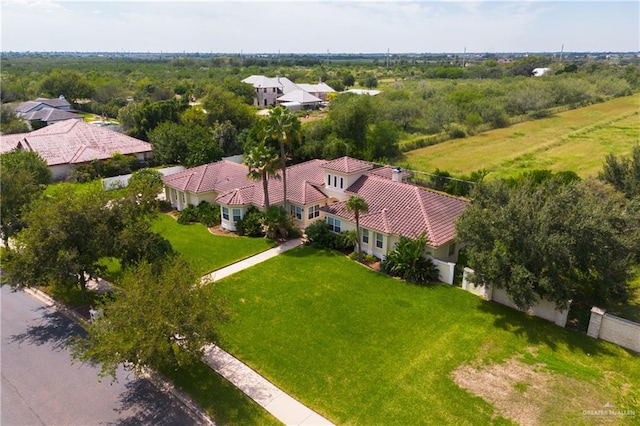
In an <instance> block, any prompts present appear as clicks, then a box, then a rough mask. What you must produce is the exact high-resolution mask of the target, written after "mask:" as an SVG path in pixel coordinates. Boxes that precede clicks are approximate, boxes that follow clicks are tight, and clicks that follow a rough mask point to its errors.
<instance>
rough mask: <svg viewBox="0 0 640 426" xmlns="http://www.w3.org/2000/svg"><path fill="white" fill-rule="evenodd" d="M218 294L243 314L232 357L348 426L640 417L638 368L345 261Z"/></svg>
mask: <svg viewBox="0 0 640 426" xmlns="http://www.w3.org/2000/svg"><path fill="white" fill-rule="evenodd" d="M210 291H211V293H212V295H215V297H224V298H225V299H227V300H228V303H229V305H230V308H231V311H232V317H231V320H230V321H229V322H228V323H226V324H224V325H222V327H221V329H220V333H221V338H222V346H223V347H224V348H225V349H227V350H229V351H230V352H232V353H233V354H235V355H236V356H238V357H239V358H241V359H242V360H243V361H245V362H247V363H248V364H249V365H251V366H252V367H254V368H256V369H257V370H258V371H260V372H261V373H262V374H263V375H265V376H266V377H267V378H269V379H270V380H272V381H273V382H274V383H275V384H276V385H278V386H280V387H282V388H283V389H284V390H286V391H287V392H289V393H291V394H293V395H294V396H295V397H297V398H298V399H300V400H301V401H302V402H303V403H305V404H307V405H309V406H311V407H312V408H314V409H316V410H318V411H319V412H320V413H321V414H323V415H325V416H327V417H328V418H329V419H331V420H332V421H334V422H335V423H337V424H467V425H471V424H491V423H494V424H511V423H512V422H529V424H551V423H557V422H558V421H560V423H564V424H596V423H600V422H601V421H602V418H599V419H598V418H595V419H594V418H591V417H588V416H585V415H584V412H583V410H596V409H600V408H601V407H602V406H603V405H604V404H606V403H607V402H610V403H611V404H614V405H615V407H616V408H617V409H619V410H622V409H635V410H636V413H638V411H639V408H640V407H638V394H639V392H640V388H639V384H640V358H638V356H637V355H633V354H631V353H630V352H628V351H625V350H623V349H621V348H619V347H617V346H614V345H611V344H608V343H606V342H602V341H597V340H594V339H591V338H588V337H586V336H584V335H581V334H578V333H575V332H571V331H568V330H565V329H561V328H559V327H557V326H555V325H553V324H552V323H549V322H546V321H543V320H540V319H537V318H531V317H528V316H526V315H523V314H521V313H519V312H516V311H513V310H511V309H509V308H506V307H503V306H501V305H498V304H495V303H489V302H486V301H483V300H481V299H480V298H478V297H476V296H474V295H472V294H470V293H466V292H464V291H462V290H460V289H458V288H454V287H450V286H446V285H435V286H430V287H417V286H413V285H409V284H406V283H403V282H401V281H398V280H396V279H392V278H388V277H386V276H383V275H381V274H378V273H376V272H373V271H371V270H369V269H367V268H365V267H363V266H361V265H359V264H357V263H356V262H353V261H350V260H348V259H347V258H345V257H344V256H341V255H339V254H336V253H334V252H328V251H317V250H314V249H311V248H306V247H305V248H301V249H296V250H293V251H290V252H287V253H285V254H283V255H281V256H278V257H277V258H274V259H272V260H269V261H267V262H265V263H262V264H260V265H257V266H255V267H254V268H252V269H251V270H248V271H243V272H241V273H238V274H236V275H233V276H231V277H228V278H226V279H225V280H222V281H220V282H219V283H216V284H212V285H211V287H210ZM483 386H484V387H483ZM613 420H614V422H615V423H622V424H632V423H633V422H634V421H637V420H638V418H637V417H635V418H632V417H624V418H622V417H621V418H616V419H613Z"/></svg>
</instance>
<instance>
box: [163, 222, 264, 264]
mask: <svg viewBox="0 0 640 426" xmlns="http://www.w3.org/2000/svg"><path fill="white" fill-rule="evenodd" d="M152 230H153V231H154V232H157V233H159V234H160V235H162V236H163V237H164V238H166V239H167V240H169V242H171V246H172V247H173V248H174V250H176V251H177V252H179V253H181V254H182V255H183V256H184V257H185V258H186V259H187V260H188V261H189V262H190V263H191V264H192V265H193V266H194V267H195V268H196V271H197V272H198V273H199V274H201V275H204V274H206V273H208V272H211V271H214V270H216V269H219V268H221V267H223V266H227V265H230V264H232V263H235V262H237V261H239V260H242V259H245V258H247V257H249V256H253V255H254V254H257V253H260V252H263V251H265V250H268V249H270V248H271V247H273V246H274V245H275V243H274V242H273V241H271V240H267V239H265V238H248V237H235V236H228V237H227V236H220V235H213V234H212V233H210V232H209V230H208V229H207V228H206V227H205V226H204V225H201V224H199V223H195V224H190V225H181V224H179V223H178V222H177V221H176V220H175V219H173V218H172V217H170V216H168V215H166V214H160V215H158V217H157V219H156V220H155V221H154V222H153V224H152Z"/></svg>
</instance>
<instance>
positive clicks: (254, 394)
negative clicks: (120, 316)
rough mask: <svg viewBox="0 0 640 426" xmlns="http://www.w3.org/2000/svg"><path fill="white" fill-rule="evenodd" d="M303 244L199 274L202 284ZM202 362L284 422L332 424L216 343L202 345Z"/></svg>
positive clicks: (295, 242)
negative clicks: (202, 275) (203, 353)
mask: <svg viewBox="0 0 640 426" xmlns="http://www.w3.org/2000/svg"><path fill="white" fill-rule="evenodd" d="M301 245H302V239H301V238H297V239H295V240H289V241H287V242H285V243H284V244H281V245H279V246H278V247H274V248H272V249H269V250H267V251H264V252H262V253H258V254H256V255H255V256H251V257H249V258H247V259H244V260H241V261H240V262H236V263H234V264H233V265H229V266H226V267H224V268H221V269H218V270H217V271H214V272H212V273H211V274H208V275H205V276H204V277H202V283H203V284H206V283H207V282H215V281H218V280H221V279H223V278H225V277H228V276H229V275H232V274H235V273H236V272H239V271H242V270H243V269H246V268H249V267H251V266H254V265H257V264H258V263H261V262H264V261H265V260H268V259H271V258H273V257H276V256H277V255H279V254H281V253H284V252H286V251H289V250H292V249H294V248H296V247H299V246H301ZM204 349H205V356H204V361H205V362H206V363H207V365H208V366H209V367H211V368H212V369H213V370H214V371H215V372H216V373H218V374H220V375H221V376H222V377H224V378H225V379H226V380H228V381H229V382H231V383H232V384H233V385H235V386H236V387H237V388H238V389H240V390H241V391H242V392H243V393H244V394H246V395H247V396H248V397H249V398H251V399H253V400H254V401H255V402H256V403H257V404H259V405H260V406H262V407H263V408H264V409H265V410H267V411H268V412H269V413H271V415H273V416H274V417H275V418H276V419H278V420H280V421H281V422H282V423H284V424H285V425H304V426H311V425H333V423H331V422H330V421H329V420H327V419H326V418H324V417H322V416H321V415H320V414H318V413H316V412H315V411H313V410H311V409H310V408H308V407H307V406H305V405H304V404H302V403H301V402H300V401H298V400H296V399H294V398H293V397H291V396H289V395H287V394H286V393H285V392H283V391H282V390H281V389H279V388H278V387H277V386H275V385H274V384H273V383H271V382H270V381H268V380H267V379H265V378H264V377H262V376H261V375H260V374H259V373H257V372H256V371H254V370H252V369H251V368H250V367H249V366H247V365H246V364H244V363H243V362H242V361H240V360H239V359H237V358H235V357H234V356H233V355H231V354H229V353H227V352H225V351H224V350H222V349H220V348H219V347H217V346H215V345H207V346H205V348H204Z"/></svg>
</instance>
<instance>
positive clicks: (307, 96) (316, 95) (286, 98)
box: [242, 75, 335, 108]
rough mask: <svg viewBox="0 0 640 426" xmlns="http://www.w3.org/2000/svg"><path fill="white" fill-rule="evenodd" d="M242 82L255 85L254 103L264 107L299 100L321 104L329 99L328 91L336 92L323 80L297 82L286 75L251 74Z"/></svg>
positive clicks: (308, 103)
mask: <svg viewBox="0 0 640 426" xmlns="http://www.w3.org/2000/svg"><path fill="white" fill-rule="evenodd" d="M242 82H243V83H247V84H251V85H252V86H253V87H254V89H255V91H256V94H255V98H254V99H253V104H254V105H255V106H257V107H262V108H266V107H268V106H270V105H271V106H276V105H280V104H285V103H288V102H299V103H300V104H302V105H308V106H314V105H319V104H320V103H321V102H325V101H326V100H327V93H330V92H335V90H333V89H332V88H331V87H330V86H329V85H328V84H326V83H323V82H322V81H320V82H318V84H296V83H294V82H293V81H291V80H289V79H288V78H286V77H265V76H264V75H251V76H249V77H247V78H245V79H244V80H242Z"/></svg>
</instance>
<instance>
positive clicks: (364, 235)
mask: <svg viewBox="0 0 640 426" xmlns="http://www.w3.org/2000/svg"><path fill="white" fill-rule="evenodd" d="M362 243H363V244H369V230H368V229H364V228H362Z"/></svg>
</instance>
